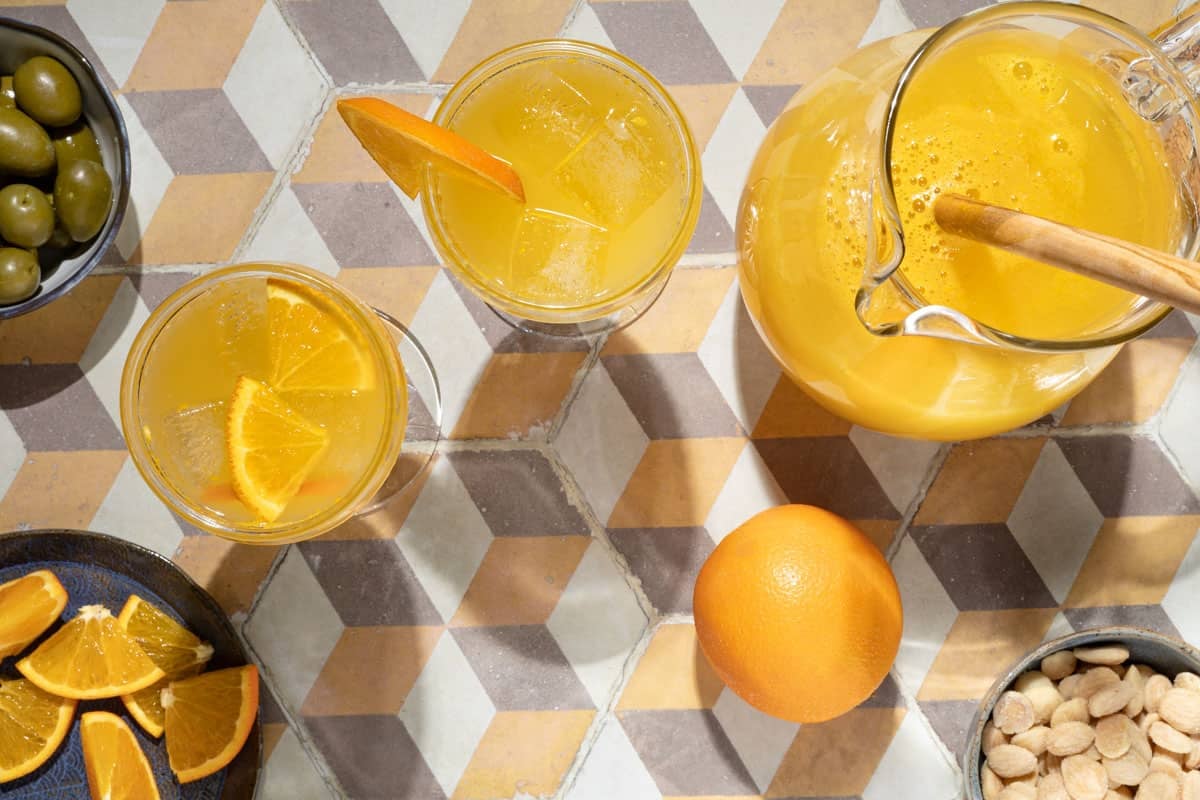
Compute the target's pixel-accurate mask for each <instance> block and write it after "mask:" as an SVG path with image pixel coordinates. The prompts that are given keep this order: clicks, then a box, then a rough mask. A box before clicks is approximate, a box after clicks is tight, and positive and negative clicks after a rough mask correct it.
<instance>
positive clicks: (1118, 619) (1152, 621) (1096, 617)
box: [1063, 604, 1179, 638]
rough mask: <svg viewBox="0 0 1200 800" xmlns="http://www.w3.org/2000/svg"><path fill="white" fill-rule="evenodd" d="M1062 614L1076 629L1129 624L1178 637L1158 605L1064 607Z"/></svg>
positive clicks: (1177, 631)
mask: <svg viewBox="0 0 1200 800" xmlns="http://www.w3.org/2000/svg"><path fill="white" fill-rule="evenodd" d="M1063 616H1065V617H1066V618H1067V622H1070V623H1071V627H1072V628H1074V629H1075V630H1077V631H1081V630H1084V629H1085V628H1099V627H1104V626H1108V625H1129V626H1131V627H1134V628H1145V629H1147V630H1151V631H1158V632H1159V633H1163V634H1166V635H1167V636H1174V637H1176V638H1179V630H1178V629H1177V628H1176V627H1175V623H1173V622H1171V619H1170V617H1168V616H1167V612H1166V611H1164V610H1163V607H1162V606H1160V605H1157V604H1155V605H1144V606H1100V607H1094V608H1064V609H1063Z"/></svg>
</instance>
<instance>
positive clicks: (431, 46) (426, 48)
mask: <svg viewBox="0 0 1200 800" xmlns="http://www.w3.org/2000/svg"><path fill="white" fill-rule="evenodd" d="M380 5H382V6H383V10H384V12H386V13H387V15H388V19H390V20H391V21H392V24H393V25H395V26H396V30H397V31H399V32H400V35H401V36H402V37H403V38H404V43H405V44H406V45H408V49H409V52H410V53H411V54H412V57H413V59H414V60H415V61H416V62H417V64H419V65H420V67H421V71H422V72H423V73H425V76H426V77H429V76H431V75H433V73H434V71H435V70H436V69H437V68H438V64H440V63H441V61H442V58H443V57H444V56H445V55H446V50H448V49H449V47H450V44H451V43H452V42H453V41H454V37H455V34H457V33H458V29H459V27H460V26H461V25H462V24H463V18H464V17H466V15H467V12H468V11H469V10H470V8H471V3H470V0H442V2H439V3H424V2H421V0H380ZM526 13H528V11H527V12H526Z"/></svg>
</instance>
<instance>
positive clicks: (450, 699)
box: [400, 634, 496, 796]
mask: <svg viewBox="0 0 1200 800" xmlns="http://www.w3.org/2000/svg"><path fill="white" fill-rule="evenodd" d="M495 714H496V707H495V706H494V705H492V701H491V699H490V698H489V697H488V694H487V691H485V690H484V688H483V686H482V685H481V684H480V683H479V678H477V677H476V676H475V671H474V670H473V669H471V664H470V663H469V662H468V661H467V657H466V656H464V655H463V652H462V650H461V649H459V647H458V643H457V642H455V641H454V637H453V636H450V635H449V634H445V635H443V636H442V637H441V639H439V640H438V644H437V647H435V648H434V649H433V653H432V654H431V655H430V656H429V661H428V662H426V664H425V668H424V669H423V670H422V671H421V675H420V677H418V678H417V681H416V683H414V684H413V687H412V690H411V691H410V692H409V693H408V697H407V698H406V699H405V700H404V706H403V708H401V709H400V721H401V722H403V723H404V727H405V728H407V729H408V733H409V735H410V736H412V738H413V742H415V743H416V745H417V749H418V750H420V751H421V755H422V756H424V757H425V763H427V764H428V765H429V769H430V770H431V771H432V772H433V774H434V777H436V778H437V780H438V783H439V784H441V787H442V790H443V791H445V793H446V796H450V795H451V794H452V793H453V792H454V787H455V786H457V785H458V780H459V778H461V777H462V774H463V771H464V770H465V769H466V768H467V764H468V763H470V761H471V756H472V755H473V754H474V752H475V747H476V746H477V745H478V744H479V741H480V740H481V739H482V738H483V734H484V733H486V732H487V728H488V725H489V724H490V723H491V721H492V717H493V716H495Z"/></svg>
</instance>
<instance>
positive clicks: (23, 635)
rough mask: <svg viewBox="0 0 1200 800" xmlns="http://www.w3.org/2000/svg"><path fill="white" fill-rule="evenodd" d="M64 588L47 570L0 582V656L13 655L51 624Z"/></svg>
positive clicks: (64, 602)
mask: <svg viewBox="0 0 1200 800" xmlns="http://www.w3.org/2000/svg"><path fill="white" fill-rule="evenodd" d="M66 607H67V590H66V589H64V588H63V587H62V584H61V583H59V582H58V578H56V577H54V573H53V572H51V571H50V570H47V569H39V570H38V571H36V572H31V573H29V574H28V575H22V576H21V577H19V578H14V579H13V580H11V581H9V582H8V583H5V584H0V658H7V657H8V656H12V655H16V654H17V653H19V652H21V651H22V650H24V649H25V648H26V647H28V646H29V644H30V643H31V642H32V641H33V640H34V639H36V638H38V637H39V636H41V635H42V634H43V633H45V632H46V629H47V628H49V627H50V626H51V625H53V624H54V622H55V620H57V619H58V617H59V615H60V614H62V612H63V609H64V608H66Z"/></svg>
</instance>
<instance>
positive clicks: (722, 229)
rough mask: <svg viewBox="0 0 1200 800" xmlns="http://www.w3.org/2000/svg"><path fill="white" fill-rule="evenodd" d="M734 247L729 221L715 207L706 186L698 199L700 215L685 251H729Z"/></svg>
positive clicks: (714, 201) (715, 202) (715, 204)
mask: <svg viewBox="0 0 1200 800" xmlns="http://www.w3.org/2000/svg"><path fill="white" fill-rule="evenodd" d="M735 247H736V245H735V244H734V242H733V228H731V227H729V222H728V221H727V220H726V219H725V215H724V214H722V213H721V209H720V208H718V207H717V201H716V200H713V196H712V193H711V192H709V191H708V187H707V186H706V187H705V188H704V196H703V197H702V198H701V201H700V217H699V219H697V220H696V232H695V233H693V234H692V241H691V242H689V243H688V249H687V251H688V252H689V253H729V252H732V251H733V249H734V248H735Z"/></svg>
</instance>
